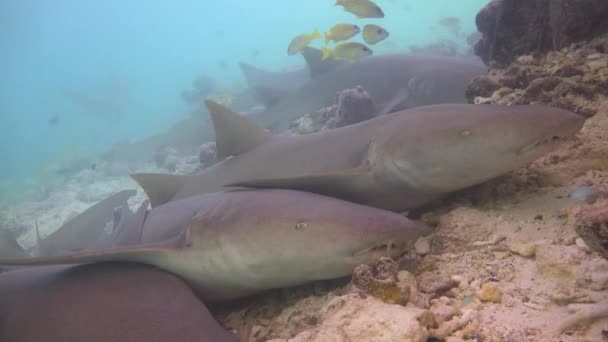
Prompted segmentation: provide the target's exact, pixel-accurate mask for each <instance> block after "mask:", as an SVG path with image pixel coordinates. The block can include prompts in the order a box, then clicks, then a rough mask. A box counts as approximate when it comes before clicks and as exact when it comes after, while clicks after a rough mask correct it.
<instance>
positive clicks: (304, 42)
mask: <svg viewBox="0 0 608 342" xmlns="http://www.w3.org/2000/svg"><path fill="white" fill-rule="evenodd" d="M320 38H321V33H320V32H319V30H318V29H315V30H314V31H313V33H311V34H301V35H299V36H296V37H295V38H294V39H292V40H291V43H289V48H288V49H287V54H288V55H290V56H291V55H295V54H296V53H298V52H301V51H302V50H304V48H305V47H307V46H308V45H309V44H310V42H312V41H313V40H315V39H320Z"/></svg>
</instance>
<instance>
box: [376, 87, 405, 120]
mask: <svg viewBox="0 0 608 342" xmlns="http://www.w3.org/2000/svg"><path fill="white" fill-rule="evenodd" d="M409 97H410V92H409V90H408V89H407V88H403V89H401V90H400V91H399V92H398V93H397V94H396V95H395V96H394V97H393V98H392V99H391V100H390V101H388V102H386V103H385V104H384V105H383V106H382V109H380V111H378V113H376V115H377V116H380V115H384V114H388V113H392V112H394V111H395V109H397V108H398V107H399V106H400V105H402V104H403V103H405V102H406V101H407V100H408V98H409Z"/></svg>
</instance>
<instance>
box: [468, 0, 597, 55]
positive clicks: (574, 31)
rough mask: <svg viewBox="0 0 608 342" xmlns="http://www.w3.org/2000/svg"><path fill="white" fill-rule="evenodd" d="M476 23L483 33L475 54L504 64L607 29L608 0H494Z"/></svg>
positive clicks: (587, 37)
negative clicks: (518, 57)
mask: <svg viewBox="0 0 608 342" xmlns="http://www.w3.org/2000/svg"><path fill="white" fill-rule="evenodd" d="M476 22H477V28H478V30H479V31H480V32H481V33H482V34H483V36H482V38H481V39H480V40H479V41H478V42H477V44H476V45H475V53H476V54H477V55H479V56H480V57H481V58H482V59H483V60H484V61H485V62H486V64H488V65H490V66H496V67H503V66H505V65H507V64H509V63H511V62H512V61H513V60H514V59H515V58H516V57H517V56H521V55H527V54H537V53H543V52H547V51H550V50H560V49H562V48H564V47H567V46H569V45H570V44H572V43H575V42H579V41H584V40H588V39H589V38H591V37H595V36H597V35H600V34H602V33H606V32H608V0H493V1H492V2H490V3H489V4H488V5H487V6H486V7H485V8H483V9H482V10H481V11H480V12H479V13H478V14H477V18H476ZM606 52H608V51H606Z"/></svg>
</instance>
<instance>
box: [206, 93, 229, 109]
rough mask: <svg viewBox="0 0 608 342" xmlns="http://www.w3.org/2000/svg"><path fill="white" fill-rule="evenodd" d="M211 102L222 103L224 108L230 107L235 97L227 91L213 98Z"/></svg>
mask: <svg viewBox="0 0 608 342" xmlns="http://www.w3.org/2000/svg"><path fill="white" fill-rule="evenodd" d="M210 100H213V101H215V102H217V103H221V104H222V105H224V106H230V105H231V104H232V101H233V100H234V97H233V96H232V94H231V93H229V92H227V91H225V92H223V93H221V94H219V95H217V96H215V97H212V98H211V99H210Z"/></svg>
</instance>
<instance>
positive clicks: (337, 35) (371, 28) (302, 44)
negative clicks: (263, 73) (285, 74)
mask: <svg viewBox="0 0 608 342" xmlns="http://www.w3.org/2000/svg"><path fill="white" fill-rule="evenodd" d="M335 5H336V6H342V7H343V8H344V11H345V12H349V13H352V14H354V15H355V16H357V18H358V19H364V18H368V19H371V18H384V12H382V9H381V8H380V6H378V5H377V4H376V3H374V2H373V1H372V0H336V4H335ZM359 33H361V36H362V38H363V41H364V42H365V43H366V44H368V45H374V44H376V43H379V42H381V41H383V40H385V39H386V38H388V36H389V33H388V31H387V30H385V29H384V28H382V27H380V26H378V25H374V24H366V25H365V26H363V30H361V28H360V27H359V26H358V25H355V24H351V23H340V24H336V25H334V26H333V27H331V28H330V29H329V31H327V32H325V34H324V35H325V44H324V46H323V48H322V51H323V60H326V59H328V58H331V57H333V58H334V59H335V60H346V61H349V62H351V63H352V62H354V61H356V60H357V59H358V58H361V57H364V56H369V55H371V54H372V53H373V51H372V50H371V49H370V48H369V47H367V46H366V45H365V44H362V43H358V42H346V41H348V40H349V39H351V38H353V37H355V36H357V35H358V34H359ZM322 38H323V37H322V36H321V32H319V30H318V29H316V28H315V29H314V31H313V32H312V33H305V34H300V35H298V36H296V37H294V38H293V39H292V40H291V43H290V44H289V47H288V48H287V54H288V55H290V56H291V55H295V54H297V53H300V52H302V50H304V48H306V47H307V46H309V45H310V44H311V43H312V41H313V40H317V39H322ZM330 42H333V44H334V47H333V48H330V47H329V43H330Z"/></svg>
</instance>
